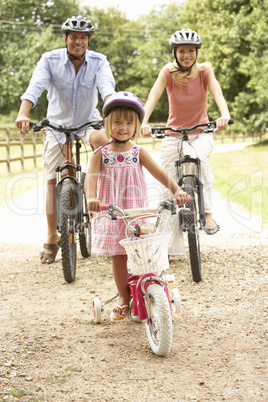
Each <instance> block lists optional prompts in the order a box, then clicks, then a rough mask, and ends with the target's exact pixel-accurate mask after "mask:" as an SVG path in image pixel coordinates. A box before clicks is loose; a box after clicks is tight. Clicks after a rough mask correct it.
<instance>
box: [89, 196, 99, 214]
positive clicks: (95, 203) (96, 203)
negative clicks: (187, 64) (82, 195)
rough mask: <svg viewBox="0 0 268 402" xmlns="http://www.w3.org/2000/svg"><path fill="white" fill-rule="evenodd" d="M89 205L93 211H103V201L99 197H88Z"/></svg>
mask: <svg viewBox="0 0 268 402" xmlns="http://www.w3.org/2000/svg"><path fill="white" fill-rule="evenodd" d="M87 207H88V210H89V211H91V212H100V211H101V202H100V201H99V200H98V199H97V198H88V199H87Z"/></svg>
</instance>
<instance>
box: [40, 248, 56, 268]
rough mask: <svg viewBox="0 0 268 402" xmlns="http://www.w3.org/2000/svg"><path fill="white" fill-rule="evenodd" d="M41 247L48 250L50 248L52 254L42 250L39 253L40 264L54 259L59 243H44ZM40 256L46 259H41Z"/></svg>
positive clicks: (49, 262)
mask: <svg viewBox="0 0 268 402" xmlns="http://www.w3.org/2000/svg"><path fill="white" fill-rule="evenodd" d="M43 247H44V248H48V249H49V250H51V251H52V254H48V253H45V251H42V252H41V253H40V260H41V264H52V263H53V262H54V261H55V258H56V255H57V252H58V250H59V248H60V247H59V245H58V244H49V243H44V246H43ZM42 258H45V259H46V261H42ZM47 260H48V261H47Z"/></svg>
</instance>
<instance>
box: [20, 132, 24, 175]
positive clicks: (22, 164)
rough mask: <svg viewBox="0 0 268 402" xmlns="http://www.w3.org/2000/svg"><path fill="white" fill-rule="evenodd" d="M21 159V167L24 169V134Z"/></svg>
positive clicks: (21, 138) (21, 144) (21, 137)
mask: <svg viewBox="0 0 268 402" xmlns="http://www.w3.org/2000/svg"><path fill="white" fill-rule="evenodd" d="M20 161H21V167H22V169H24V137H23V135H22V134H21V135H20Z"/></svg>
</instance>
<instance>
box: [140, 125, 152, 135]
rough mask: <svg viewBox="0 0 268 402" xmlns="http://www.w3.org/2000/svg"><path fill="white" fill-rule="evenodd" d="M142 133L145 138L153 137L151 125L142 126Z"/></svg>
mask: <svg viewBox="0 0 268 402" xmlns="http://www.w3.org/2000/svg"><path fill="white" fill-rule="evenodd" d="M141 133H142V135H143V136H144V137H151V135H152V129H151V126H150V124H142V125H141Z"/></svg>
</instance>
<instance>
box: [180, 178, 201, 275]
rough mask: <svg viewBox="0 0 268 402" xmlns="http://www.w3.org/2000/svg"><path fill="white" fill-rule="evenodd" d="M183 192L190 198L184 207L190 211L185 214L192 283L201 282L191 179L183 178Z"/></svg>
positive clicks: (196, 216)
mask: <svg viewBox="0 0 268 402" xmlns="http://www.w3.org/2000/svg"><path fill="white" fill-rule="evenodd" d="M183 190H184V191H185V192H186V193H187V194H189V195H190V196H191V198H192V199H191V201H189V202H187V204H186V205H185V206H186V207H187V208H189V209H190V211H189V212H185V218H186V219H185V220H186V230H187V236H188V245H189V255H190V263H191V271H192V278H193V281H194V282H200V281H201V280H202V275H201V257H200V239H199V225H198V211H197V207H196V201H195V192H194V188H193V179H192V177H185V179H184V186H183Z"/></svg>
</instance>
